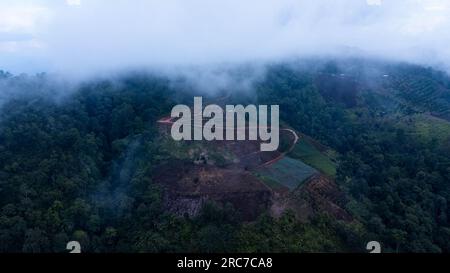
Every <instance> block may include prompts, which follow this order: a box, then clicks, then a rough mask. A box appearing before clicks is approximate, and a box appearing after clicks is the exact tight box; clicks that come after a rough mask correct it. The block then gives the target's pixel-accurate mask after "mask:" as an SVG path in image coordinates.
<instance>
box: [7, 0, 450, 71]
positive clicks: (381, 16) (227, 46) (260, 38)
mask: <svg viewBox="0 0 450 273" xmlns="http://www.w3.org/2000/svg"><path fill="white" fill-rule="evenodd" d="M448 14H450V2H449V1H446V0H429V1H426V0H398V1H383V0H341V1H335V0H315V1H309V0H308V1H306V0H305V1H299V0H272V1H269V0H267V1H264V0H245V1H244V0H226V1H225V0H223V1H208V0H189V1H187V0H164V1H163V0H158V1H156V0H148V1H144V0H133V1H128V0H58V1H57V0H55V1H44V0H34V1H33V0H14V1H12V0H0V69H3V70H8V71H11V72H13V73H21V72H26V73H35V72H41V71H46V72H50V73H61V74H65V75H71V76H74V77H75V76H81V77H84V76H92V75H97V74H101V73H109V72H111V71H122V70H126V69H131V68H132V69H137V68H147V69H148V68H150V69H159V70H162V71H174V67H176V68H183V67H184V68H186V67H193V66H195V67H199V66H200V67H201V66H207V67H211V66H214V65H218V64H226V65H233V64H242V63H253V62H259V63H261V62H270V61H277V60H283V59H290V58H293V57H304V56H370V57H375V58H384V59H389V60H402V61H408V62H415V63H423V64H427V65H434V66H439V67H444V68H448V67H450V47H449V46H448V45H449V44H450V34H449V33H450V17H449V16H447V15H448Z"/></svg>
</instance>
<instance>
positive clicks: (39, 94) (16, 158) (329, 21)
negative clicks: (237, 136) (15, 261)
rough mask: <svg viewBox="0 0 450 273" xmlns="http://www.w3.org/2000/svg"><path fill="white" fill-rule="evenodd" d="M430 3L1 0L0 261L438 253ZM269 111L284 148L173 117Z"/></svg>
mask: <svg viewBox="0 0 450 273" xmlns="http://www.w3.org/2000/svg"><path fill="white" fill-rule="evenodd" d="M449 12H450V3H448V1H445V0H428V1H424V0H401V1H386V0H343V1H332V0H319V1H294V0H281V1H257V0H249V1H237V0H231V1H202V0H192V1H181V0H168V1H157V0H148V1H145V0H136V1H125V0H117V1H106V0H92V1H88V0H66V1H64V0H60V1H44V0H14V1H13V0H0V252H13V253H19V252H25V253H39V252H44V253H48V252H59V253H61V252H67V248H66V246H67V243H68V242H69V241H77V242H79V243H80V245H81V247H82V251H83V252H89V253H90V252H94V253H111V252H118V253H123V252H130V253H135V252H155V253H168V252H169V253H173V252H175V253H191V252H194V253H206V252H207V253H275V252H283V253H285V252H289V253H302V252H367V249H366V244H367V242H369V241H377V242H379V243H380V245H381V246H382V250H383V252H392V253H398V252H421V253H424V252H433V253H440V252H444V253H445V252H449V251H450V205H449V202H450V156H449V155H450V76H449V74H448V71H449V68H450V49H449V47H448V44H450V35H449V34H448V33H450V32H449V31H450V18H449V17H448V15H447V14H449ZM194 96H202V97H203V100H204V102H205V104H217V105H219V106H225V105H227V104H231V105H237V104H242V105H248V104H255V105H279V107H280V126H281V129H282V130H281V131H280V145H279V148H278V149H277V150H276V151H270V152H261V151H259V150H258V149H257V148H256V147H259V146H260V142H259V141H251V140H245V141H219V140H213V141H198V142H197V141H175V140H174V139H173V138H172V137H171V135H170V126H171V124H172V123H171V122H172V121H171V119H170V117H169V118H168V116H170V113H171V109H172V107H174V106H175V105H177V104H186V105H188V106H191V105H192V103H193V97H194Z"/></svg>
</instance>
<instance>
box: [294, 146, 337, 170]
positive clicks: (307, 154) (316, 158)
mask: <svg viewBox="0 0 450 273" xmlns="http://www.w3.org/2000/svg"><path fill="white" fill-rule="evenodd" d="M327 154H329V155H332V154H333V153H332V152H328V153H327ZM289 156H291V157H293V158H297V159H300V160H302V161H303V162H305V163H306V164H308V165H310V166H312V167H314V168H315V169H317V170H319V171H320V172H322V173H324V174H326V175H328V176H331V177H334V176H335V175H336V164H335V163H334V162H333V161H332V160H331V158H330V157H329V156H327V155H325V154H323V153H321V152H320V151H319V150H318V149H317V148H316V147H314V145H313V144H312V143H310V142H309V141H308V140H307V139H305V138H300V140H299V141H298V143H297V145H296V146H295V148H294V150H293V151H292V152H291V153H290V154H289Z"/></svg>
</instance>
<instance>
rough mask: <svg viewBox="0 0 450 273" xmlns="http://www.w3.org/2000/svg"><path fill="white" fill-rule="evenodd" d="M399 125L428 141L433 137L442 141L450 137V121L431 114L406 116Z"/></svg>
mask: <svg viewBox="0 0 450 273" xmlns="http://www.w3.org/2000/svg"><path fill="white" fill-rule="evenodd" d="M398 126H399V127H401V128H403V129H405V130H406V131H407V132H408V133H410V134H413V135H415V136H417V137H418V138H420V139H422V140H424V141H427V142H428V141H430V140H432V139H433V138H435V139H437V140H438V141H440V142H443V141H447V140H449V139H450V122H448V121H446V120H443V119H440V118H437V117H433V116H430V115H426V114H417V115H412V116H408V117H405V118H403V119H402V120H401V122H399V124H398Z"/></svg>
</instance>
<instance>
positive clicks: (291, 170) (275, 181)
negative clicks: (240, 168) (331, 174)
mask: <svg viewBox="0 0 450 273" xmlns="http://www.w3.org/2000/svg"><path fill="white" fill-rule="evenodd" d="M315 173H317V170H315V169H314V168H312V167H310V166H308V165H306V164H305V163H303V162H301V161H300V160H296V159H292V158H289V157H285V158H283V159H281V160H280V161H278V162H276V163H274V164H273V165H271V166H268V167H265V168H263V169H260V170H258V171H257V172H256V174H257V176H259V177H260V178H261V179H262V180H263V181H264V182H265V183H266V184H267V185H268V186H269V187H272V188H277V187H283V186H284V187H287V188H289V189H290V190H293V189H295V188H297V187H298V186H299V185H301V183H302V182H304V181H305V180H306V179H307V178H309V177H311V176H312V175H313V174H315Z"/></svg>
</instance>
